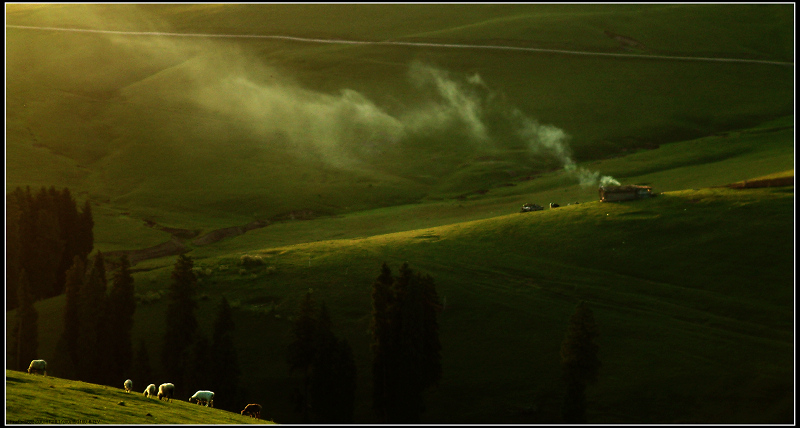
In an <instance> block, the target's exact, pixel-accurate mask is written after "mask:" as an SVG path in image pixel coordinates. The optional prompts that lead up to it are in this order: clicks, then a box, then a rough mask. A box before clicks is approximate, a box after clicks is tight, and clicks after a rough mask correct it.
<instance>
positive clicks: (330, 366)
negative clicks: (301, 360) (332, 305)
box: [309, 302, 356, 424]
mask: <svg viewBox="0 0 800 428" xmlns="http://www.w3.org/2000/svg"><path fill="white" fill-rule="evenodd" d="M314 347H315V355H314V361H313V363H312V364H311V372H310V379H309V404H310V408H311V411H312V413H313V417H312V420H313V422H314V423H325V424H346V423H352V422H353V409H354V401H355V389H356V365H355V359H354V357H353V350H352V349H351V348H350V345H349V344H348V343H347V342H346V341H343V340H339V339H338V338H337V337H336V335H335V334H334V333H333V331H332V330H331V319H330V315H329V313H328V308H327V307H326V306H325V302H323V303H322V308H321V309H320V314H319V319H318V322H317V331H316V338H315V340H314Z"/></svg>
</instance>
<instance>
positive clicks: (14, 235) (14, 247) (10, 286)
mask: <svg viewBox="0 0 800 428" xmlns="http://www.w3.org/2000/svg"><path fill="white" fill-rule="evenodd" d="M21 193H22V189H20V188H19V187H17V188H16V189H15V190H14V191H13V192H12V193H10V194H7V195H6V311H10V310H12V309H14V308H16V307H17V284H18V282H19V281H18V280H19V272H20V269H21V268H22V266H21V263H20V230H19V221H20V217H21V216H22V208H21V207H20V194H21Z"/></svg>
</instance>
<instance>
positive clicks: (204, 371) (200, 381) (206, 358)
mask: <svg viewBox="0 0 800 428" xmlns="http://www.w3.org/2000/svg"><path fill="white" fill-rule="evenodd" d="M213 371H214V368H213V367H212V366H211V346H210V345H209V343H208V339H207V338H206V336H205V335H204V334H202V333H198V334H197V339H196V340H195V341H194V343H193V344H192V346H191V347H190V348H189V357H188V360H187V362H186V378H185V380H184V382H185V383H186V390H187V391H188V393H189V394H193V393H194V391H198V390H201V389H207V390H211V391H214V392H215V393H216V396H215V397H214V405H215V406H216V403H217V399H218V397H219V393H218V392H217V390H216V389H214V387H213V386H212V385H211V374H212V372H213Z"/></svg>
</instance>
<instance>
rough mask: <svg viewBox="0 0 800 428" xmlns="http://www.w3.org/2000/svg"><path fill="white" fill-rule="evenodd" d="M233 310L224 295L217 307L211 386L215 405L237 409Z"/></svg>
mask: <svg viewBox="0 0 800 428" xmlns="http://www.w3.org/2000/svg"><path fill="white" fill-rule="evenodd" d="M235 328H236V326H235V324H234V322H233V311H232V309H231V305H230V304H229V303H228V299H226V298H225V297H224V296H223V297H222V300H221V301H220V304H219V307H218V309H217V315H216V318H215V320H214V330H213V336H212V339H213V342H212V344H211V361H210V364H209V367H211V373H210V375H211V379H210V380H211V383H210V384H211V386H212V388H213V389H212V391H214V394H215V397H214V406H215V407H218V408H221V409H225V410H230V411H236V410H237V409H236V406H237V404H238V403H237V400H236V399H237V393H238V390H239V376H240V374H241V372H240V370H239V357H238V355H237V353H236V347H235V346H234V341H233V331H234V330H235Z"/></svg>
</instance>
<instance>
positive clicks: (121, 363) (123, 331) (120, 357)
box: [76, 255, 136, 382]
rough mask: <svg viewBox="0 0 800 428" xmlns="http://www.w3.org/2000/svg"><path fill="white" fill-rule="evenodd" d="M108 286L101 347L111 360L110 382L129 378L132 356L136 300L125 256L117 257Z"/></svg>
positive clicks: (128, 264) (128, 263)
mask: <svg viewBox="0 0 800 428" xmlns="http://www.w3.org/2000/svg"><path fill="white" fill-rule="evenodd" d="M76 258H79V257H78V256H76ZM111 284H112V286H111V290H110V292H109V295H108V314H107V319H108V328H107V330H106V331H107V333H108V334H107V337H106V342H105V343H104V346H106V347H107V349H108V353H109V357H110V361H111V367H110V373H109V376H110V378H109V381H111V382H113V379H123V380H124V379H125V378H126V377H128V376H129V375H130V373H128V372H129V369H130V365H131V359H132V355H133V342H132V341H133V339H132V330H133V315H134V312H136V298H135V297H134V284H133V277H132V276H131V272H130V262H128V257H127V256H126V255H123V256H122V257H121V258H120V266H119V268H118V269H117V270H116V271H115V272H114V275H113V277H112V282H111Z"/></svg>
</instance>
